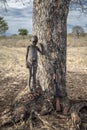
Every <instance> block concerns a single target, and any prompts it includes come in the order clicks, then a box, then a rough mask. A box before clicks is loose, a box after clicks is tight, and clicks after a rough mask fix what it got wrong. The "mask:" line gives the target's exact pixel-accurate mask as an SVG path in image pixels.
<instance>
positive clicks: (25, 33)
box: [18, 29, 28, 36]
mask: <svg viewBox="0 0 87 130" xmlns="http://www.w3.org/2000/svg"><path fill="white" fill-rule="evenodd" d="M18 32H19V35H22V36H24V35H27V34H28V31H27V29H18Z"/></svg>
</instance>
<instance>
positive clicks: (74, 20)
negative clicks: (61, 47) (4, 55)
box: [0, 0, 87, 35]
mask: <svg viewBox="0 0 87 130" xmlns="http://www.w3.org/2000/svg"><path fill="white" fill-rule="evenodd" d="M7 1H8V4H7V6H6V7H7V11H5V8H3V7H2V5H1V4H0V16H2V17H4V20H5V21H6V22H7V23H8V26H9V29H8V31H7V32H6V35H13V34H18V29H20V28H24V29H27V30H28V33H29V34H32V7H33V2H32V1H33V0H25V1H24V3H22V2H20V1H21V0H19V2H17V3H14V0H7ZM74 26H81V27H82V28H83V29H84V30H85V32H87V15H86V14H81V12H79V11H78V10H77V11H76V10H73V11H69V14H68V19H67V32H68V33H71V32H72V28H73V27H74Z"/></svg>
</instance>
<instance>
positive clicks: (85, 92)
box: [0, 36, 87, 113]
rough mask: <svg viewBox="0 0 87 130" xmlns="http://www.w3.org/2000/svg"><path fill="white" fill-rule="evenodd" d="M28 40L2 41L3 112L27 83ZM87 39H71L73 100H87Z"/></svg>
mask: <svg viewBox="0 0 87 130" xmlns="http://www.w3.org/2000/svg"><path fill="white" fill-rule="evenodd" d="M29 42H30V40H29V39H28V38H26V39H22V38H4V39H3V38H1V39H0V113H1V112H2V111H3V110H4V109H5V108H6V107H7V106H8V105H10V104H11V102H12V101H13V99H15V97H16V96H17V95H18V94H19V93H20V92H21V91H22V90H23V89H26V88H25V87H26V84H27V75H28V72H27V69H26V65H25V53H26V46H27V45H28V43H29ZM86 42H87V37H86V36H85V37H81V38H79V39H77V38H74V37H71V36H68V43H67V44H68V47H67V92H68V96H69V98H70V99H83V100H87V43H86Z"/></svg>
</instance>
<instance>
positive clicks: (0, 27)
mask: <svg viewBox="0 0 87 130" xmlns="http://www.w3.org/2000/svg"><path fill="white" fill-rule="evenodd" d="M7 30H8V24H7V22H6V21H5V20H4V19H3V17H0V35H2V34H4V33H5V32H6V31H7Z"/></svg>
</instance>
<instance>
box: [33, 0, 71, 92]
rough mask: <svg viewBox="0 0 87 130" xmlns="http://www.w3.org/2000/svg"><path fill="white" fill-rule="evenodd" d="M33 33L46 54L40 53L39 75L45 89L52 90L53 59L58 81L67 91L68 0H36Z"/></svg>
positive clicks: (63, 90) (62, 88) (61, 87)
mask: <svg viewBox="0 0 87 130" xmlns="http://www.w3.org/2000/svg"><path fill="white" fill-rule="evenodd" d="M33 4H34V6H33V34H34V35H37V36H38V38H39V42H41V43H43V45H44V49H45V55H44V56H40V55H39V62H38V63H39V65H38V74H37V77H38V79H39V80H40V84H41V86H42V88H43V90H46V89H47V90H49V91H51V90H52V88H53V85H52V75H53V61H54V60H57V65H56V67H57V73H58V83H59V87H60V89H61V91H62V93H63V94H65V93H66V33H67V28H66V23H67V22H66V21H67V14H68V10H69V1H68V0H66V1H65V0H51V1H47V0H34V3H33Z"/></svg>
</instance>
